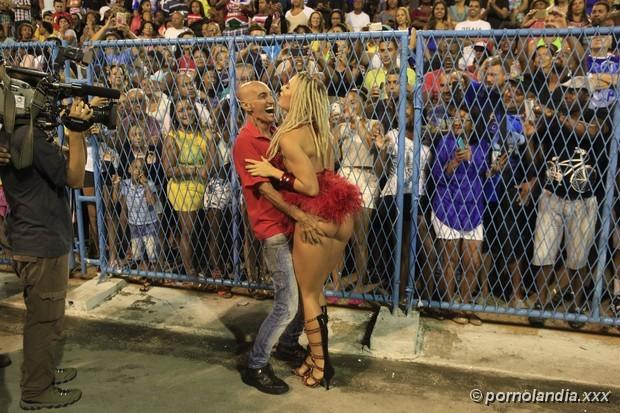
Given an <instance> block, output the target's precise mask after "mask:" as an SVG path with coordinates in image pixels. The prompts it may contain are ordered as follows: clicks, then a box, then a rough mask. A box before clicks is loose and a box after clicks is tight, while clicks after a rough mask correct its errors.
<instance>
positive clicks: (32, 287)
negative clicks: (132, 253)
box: [0, 100, 92, 410]
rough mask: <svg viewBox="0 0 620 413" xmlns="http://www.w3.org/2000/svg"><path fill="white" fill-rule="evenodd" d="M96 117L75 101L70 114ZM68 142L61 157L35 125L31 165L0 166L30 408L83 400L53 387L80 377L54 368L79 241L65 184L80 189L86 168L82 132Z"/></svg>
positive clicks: (3, 137)
mask: <svg viewBox="0 0 620 413" xmlns="http://www.w3.org/2000/svg"><path fill="white" fill-rule="evenodd" d="M91 116H92V110H91V109H90V108H89V107H88V105H87V104H86V103H84V102H82V101H78V100H74V102H73V104H72V105H71V109H70V111H69V117H71V118H76V119H80V120H83V121H87V120H89V119H90V118H91ZM27 134H28V126H19V127H17V128H16V129H15V131H14V133H13V136H12V138H11V139H19V138H25V137H26V136H27ZM67 137H68V138H67V143H68V146H69V151H68V152H67V153H66V154H63V152H62V149H61V148H60V147H59V146H57V145H55V144H54V143H53V142H49V141H48V139H47V135H46V134H45V132H44V131H43V130H41V129H39V128H37V127H35V128H34V131H33V160H32V165H31V166H29V167H27V168H24V169H21V170H18V169H16V168H15V167H14V166H13V165H12V164H3V163H1V162H0V177H1V178H2V183H3V185H4V189H5V192H6V197H7V200H8V203H9V207H10V213H9V215H8V217H7V234H8V241H9V245H10V248H11V255H12V258H13V266H14V268H15V272H16V273H17V276H18V277H19V278H20V279H21V280H22V283H23V285H24V301H25V303H26V321H25V325H24V364H23V368H22V381H21V389H22V396H21V403H20V406H21V407H22V409H26V410H33V409H36V410H38V409H42V408H56V407H63V406H68V405H70V404H73V403H75V402H77V401H78V400H79V399H80V397H81V396H82V392H81V391H80V390H76V389H73V390H63V389H60V388H58V387H56V386H55V385H56V384H60V383H66V382H68V381H70V380H72V379H73V378H75V376H76V375H77V370H76V369H73V368H67V369H61V368H56V364H55V360H54V356H53V353H54V351H53V350H54V349H53V347H54V345H55V344H56V343H57V342H58V341H59V340H60V338H61V335H62V326H63V320H64V313H65V296H66V293H67V282H68V278H69V265H68V258H69V253H70V251H71V243H72V239H73V235H72V226H71V211H70V208H69V201H68V198H67V191H66V187H67V186H69V187H71V188H80V187H82V184H83V182H84V165H85V163H86V145H85V143H84V137H83V134H82V133H81V132H74V131H69V133H68V134H67ZM0 145H1V146H4V147H9V139H8V136H7V134H6V132H5V131H4V130H1V131H0Z"/></svg>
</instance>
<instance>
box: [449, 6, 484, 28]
mask: <svg viewBox="0 0 620 413" xmlns="http://www.w3.org/2000/svg"><path fill="white" fill-rule="evenodd" d="M467 7H468V10H467V20H465V21H462V22H460V23H457V24H456V27H455V28H454V29H455V30H491V24H490V23H489V22H488V21H486V20H482V19H481V18H480V14H481V5H480V0H469V4H468V5H467Z"/></svg>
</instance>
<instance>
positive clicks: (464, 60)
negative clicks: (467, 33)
mask: <svg viewBox="0 0 620 413" xmlns="http://www.w3.org/2000/svg"><path fill="white" fill-rule="evenodd" d="M467 7H468V9H467V19H466V20H465V21H462V22H460V23H457V24H456V26H455V27H454V30H491V24H490V23H489V22H488V21H486V20H482V19H481V18H480V15H481V5H480V0H469V3H468V5H467ZM463 40H464V41H463V43H464V44H463V52H462V57H461V58H460V59H459V62H458V67H459V69H461V70H465V69H466V68H467V67H468V66H471V65H472V64H473V62H474V59H475V53H474V46H473V44H477V43H479V42H484V44H485V45H486V41H485V40H484V39H482V38H477V39H472V38H469V39H463Z"/></svg>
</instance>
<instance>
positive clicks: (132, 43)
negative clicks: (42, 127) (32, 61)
mask: <svg viewBox="0 0 620 413" xmlns="http://www.w3.org/2000/svg"><path fill="white" fill-rule="evenodd" d="M569 34H571V35H575V34H579V35H594V34H613V35H615V36H619V35H620V28H591V29H581V30H576V29H560V30H493V31H458V32H457V31H418V32H417V41H416V50H415V51H414V52H413V53H415V55H414V56H415V62H416V65H415V66H416V67H415V71H416V75H417V76H416V78H417V82H416V85H415V89H414V98H413V99H414V102H413V103H414V111H415V138H414V141H413V152H414V156H413V159H414V168H413V177H412V183H413V184H412V186H413V188H411V189H412V190H411V193H412V195H413V197H412V208H411V210H410V211H403V206H404V193H405V188H404V183H403V176H404V168H405V165H404V157H402V156H399V158H398V162H397V170H396V174H397V178H398V179H397V194H396V204H397V208H398V210H399V211H402V213H400V214H399V215H398V218H397V222H396V223H395V224H396V230H395V235H396V248H395V251H393V253H394V255H395V257H394V259H395V265H394V270H393V274H392V280H391V287H392V293H391V295H377V294H360V293H351V292H346V293H343V292H336V291H326V295H328V296H346V297H350V298H360V299H364V300H370V301H376V302H379V303H384V304H387V305H389V306H390V307H391V309H392V311H396V310H397V309H398V308H399V306H401V305H402V304H403V301H402V300H403V299H404V311H405V312H406V313H409V312H410V311H411V309H412V308H414V307H418V308H419V307H426V308H435V309H444V310H458V311H476V312H488V313H496V314H506V315H516V316H534V317H537V316H540V317H543V318H548V319H558V320H566V321H583V322H589V323H598V324H606V325H617V326H620V319H619V318H612V317H608V316H605V315H601V313H600V310H599V308H600V304H601V300H602V297H603V290H604V283H605V274H604V272H605V267H606V263H607V260H608V256H607V248H606V247H605V246H606V244H607V242H608V239H609V236H610V232H611V230H612V226H613V225H615V224H617V223H614V222H613V220H612V207H613V203H614V195H615V176H616V174H617V169H618V162H617V156H611V157H610V161H609V167H608V171H607V172H608V173H607V177H606V182H605V198H604V201H603V207H602V221H601V230H600V232H599V238H598V240H597V241H596V244H597V247H598V251H599V256H598V257H597V261H596V270H595V274H594V283H595V284H594V285H595V287H594V293H593V296H592V300H591V307H590V308H591V309H592V313H591V315H589V316H587V315H580V314H574V313H561V312H556V311H537V310H532V309H528V308H521V309H517V308H511V307H507V306H506V307H502V306H489V305H477V304H457V303H454V302H446V301H434V300H424V299H418V298H415V297H414V291H415V282H416V279H417V277H418V276H419V275H418V274H417V273H416V272H417V267H416V262H415V260H414V259H412V260H410V261H409V271H408V272H409V274H408V278H407V286H406V288H405V297H400V295H399V290H400V287H401V286H400V257H401V252H402V248H407V249H408V250H409V254H410V256H411V257H415V256H416V250H417V237H416V235H417V230H416V228H417V224H418V222H417V220H418V202H419V200H420V199H419V188H418V186H419V185H418V182H419V176H420V173H421V171H420V152H421V148H422V142H421V136H422V118H423V109H424V102H423V97H422V84H423V80H424V74H425V72H424V64H425V61H424V49H425V47H426V44H427V42H428V40H429V39H437V38H457V37H464V36H465V37H467V36H471V37H473V36H475V37H496V36H500V35H503V36H550V35H559V36H565V35H569ZM385 37H392V38H396V39H399V40H400V41H399V55H400V61H401V62H407V61H408V59H409V57H410V55H411V53H412V51H410V50H409V49H408V34H407V33H406V32H397V31H394V32H378V33H377V32H363V33H356V34H354V35H351V34H346V33H345V34H335V33H330V34H318V35H308V36H304V35H286V36H265V37H264V38H261V39H260V41H264V42H279V41H290V40H308V39H310V40H319V41H320V40H325V41H335V40H346V39H357V40H364V39H378V38H385ZM250 40H251V41H256V40H257V39H256V38H252V37H249V36H239V37H230V36H228V37H219V38H207V39H204V38H201V39H188V40H185V39H183V40H125V41H120V42H107V41H102V42H94V43H92V44H90V45H89V46H92V47H95V48H102V47H106V46H114V47H119V46H120V47H144V46H154V45H212V44H226V45H227V46H228V51H229V69H228V70H229V79H230V81H231V85H230V90H231V91H234V90H235V87H236V85H235V78H236V76H235V64H236V62H237V59H236V53H237V52H238V45H239V44H241V43H240V42H247V41H250ZM17 47H24V45H11V46H0V50H2V49H5V48H17ZM38 47H41V45H40V44H38ZM406 69H407V65H406V64H404V63H403V64H401V67H400V95H401V97H402V96H406V95H407V94H406V91H407V73H406ZM66 70H67V71H66V75H67V77H69V75H70V73H69V71H68V66H67V68H66ZM92 70H93V67H92V66H91V67H89V70H88V76H87V78H86V79H84V80H82V81H85V82H89V83H90V82H92V81H93V75H92V73H93V72H92ZM615 87H616V95H617V96H620V88H619V86H618V84H616V86H615ZM406 103H407V102H406V100H405V99H403V98H401V99H400V100H399V103H398V119H399V124H400V125H404V124H405V119H406V113H405V111H406ZM230 104H231V116H230V119H229V120H230V123H229V125H228V128H229V129H230V132H231V136H232V137H234V136H235V135H236V132H237V124H236V122H235V119H236V114H237V112H238V110H239V108H238V106H237V102H236V99H230ZM613 125H614V131H613V139H612V140H611V142H610V153H611V154H617V153H618V149H619V148H620V127H617V126H618V125H620V107H619V105H617V104H616V105H615V107H614V111H613ZM59 132H60V133H61V134H62V131H59ZM233 139H234V138H233ZM398 143H399V145H398V151H399V153H400V154H403V153H404V151H405V130H404V128H399V141H398ZM91 145H92V146H93V148H94V151H93V156H94V159H93V161H94V165H95V166H94V168H95V171H94V176H95V196H93V197H88V196H84V195H82V194H81V193H80V191H75V192H74V199H75V200H76V204H75V206H76V212H77V214H78V215H77V216H78V243H77V247H78V251H79V254H80V257H81V267H82V271H83V272H84V271H85V270H86V265H87V264H92V265H98V266H99V267H100V270H101V275H100V279H101V280H103V279H105V278H106V277H107V276H108V275H133V276H147V277H150V278H154V279H167V280H175V281H190V282H191V281H196V279H195V278H194V277H190V276H188V275H185V274H178V273H164V272H148V271H146V272H145V271H140V270H122V271H120V270H114V269H112V268H110V266H109V265H108V260H107V254H106V248H107V245H106V244H107V242H106V232H105V219H104V211H103V210H104V202H103V195H102V183H101V171H100V170H99V164H100V162H99V149H98V147H99V146H98V142H97V141H96V140H95V139H94V138H91ZM232 186H233V194H236V195H239V194H240V189H239V183H238V180H237V177H236V175H234V174H233V180H232ZM92 202H95V204H96V207H97V224H98V228H99V234H98V243H99V251H100V257H99V259H95V260H92V259H88V258H87V256H86V239H85V231H84V224H83V222H82V206H83V204H84V203H92ZM404 213H409V214H410V217H411V221H412V225H411V229H410V240H411V241H410V244H409V245H402V244H403V242H402V241H403V214H404ZM241 226H242V217H241V213H240V206H239V198H238V196H233V226H232V233H233V268H234V275H235V277H234V279H214V278H207V279H206V280H201V282H207V283H210V284H215V285H229V286H241V287H250V288H269V286H267V285H260V284H256V283H253V282H249V281H247V280H243V279H242V277H241V273H242V270H241V256H242V248H243V245H242V242H243V241H242V238H241Z"/></svg>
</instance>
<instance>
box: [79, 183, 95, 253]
mask: <svg viewBox="0 0 620 413" xmlns="http://www.w3.org/2000/svg"><path fill="white" fill-rule="evenodd" d="M82 192H83V193H84V196H94V195H95V188H94V187H85V188H82ZM86 212H87V213H88V239H89V246H90V245H92V246H93V247H94V248H95V254H96V255H97V256H99V236H98V232H97V207H96V205H95V203H94V202H88V203H87V204H86ZM91 242H92V244H91Z"/></svg>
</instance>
